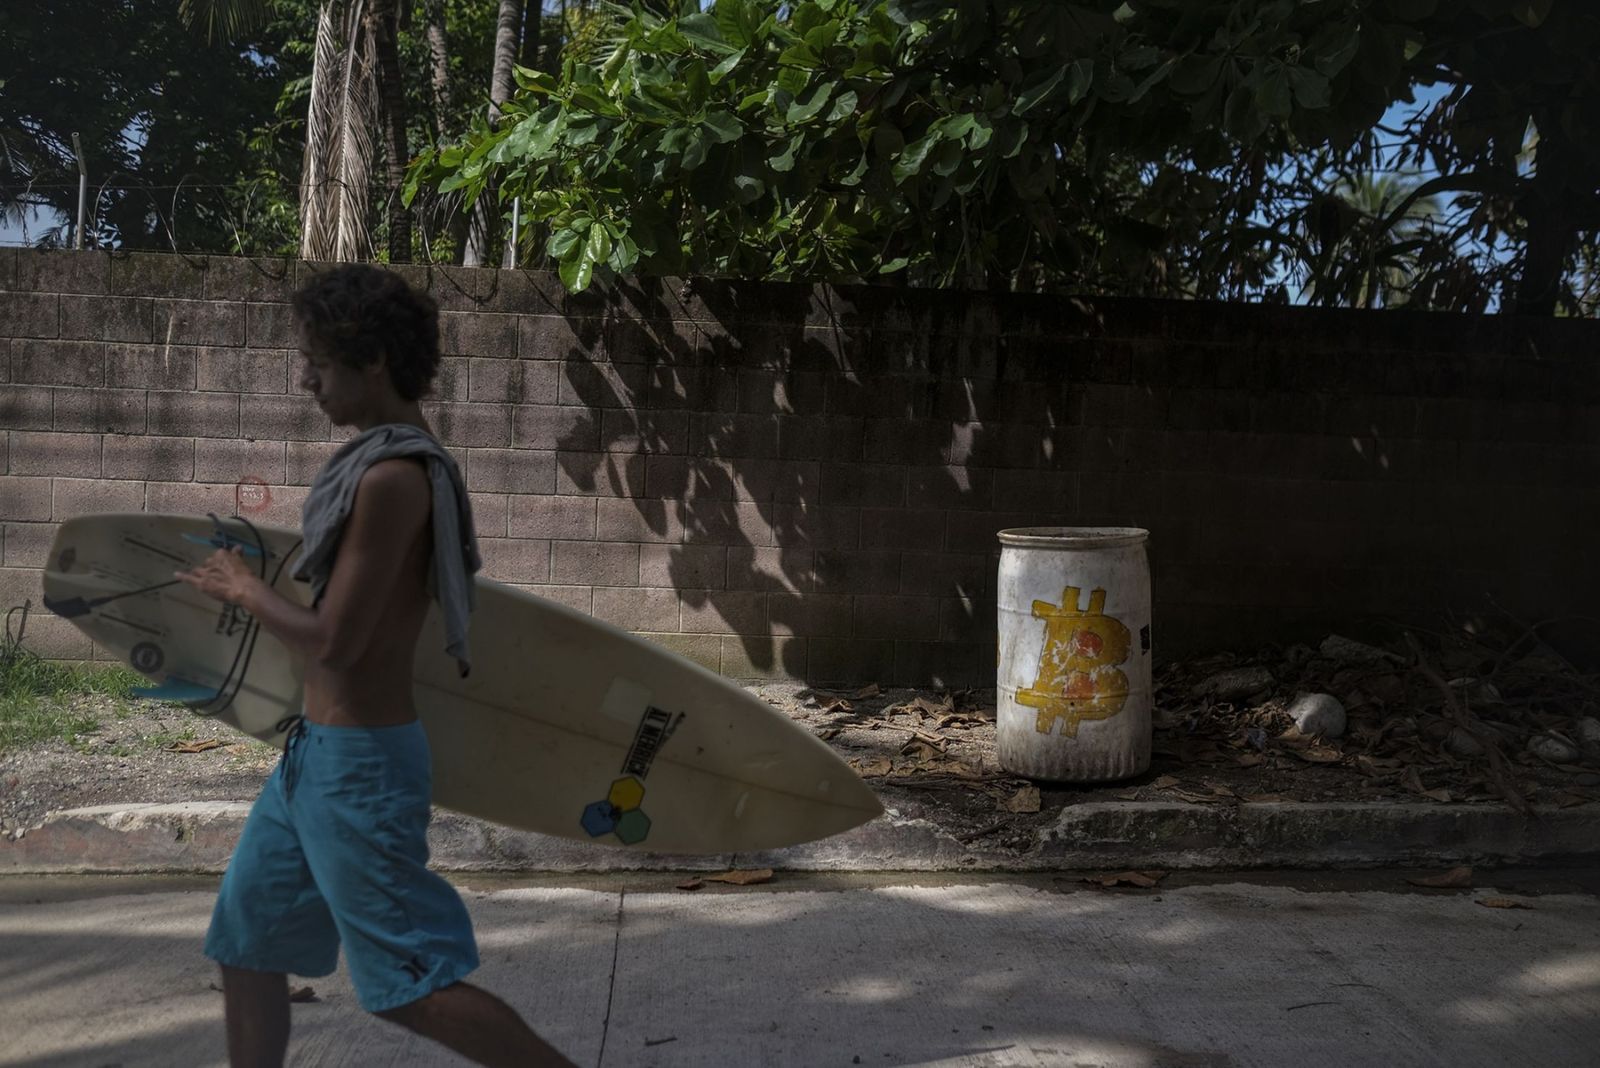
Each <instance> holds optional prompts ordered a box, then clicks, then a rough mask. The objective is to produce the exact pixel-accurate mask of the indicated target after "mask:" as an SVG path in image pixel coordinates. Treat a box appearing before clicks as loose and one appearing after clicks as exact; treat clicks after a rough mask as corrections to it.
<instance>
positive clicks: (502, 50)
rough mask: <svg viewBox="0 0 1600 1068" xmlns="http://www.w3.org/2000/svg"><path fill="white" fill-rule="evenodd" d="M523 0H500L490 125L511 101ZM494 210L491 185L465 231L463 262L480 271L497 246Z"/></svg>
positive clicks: (492, 79)
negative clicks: (502, 105) (504, 105)
mask: <svg viewBox="0 0 1600 1068" xmlns="http://www.w3.org/2000/svg"><path fill="white" fill-rule="evenodd" d="M521 23H522V0H500V16H499V19H498V20H497V21H496V23H495V33H494V69H493V73H492V74H491V76H490V78H489V123H490V125H494V124H496V123H498V122H499V121H500V105H501V104H503V103H505V102H506V101H507V100H508V99H510V97H511V90H512V88H513V87H514V85H515V81H514V79H513V78H512V76H511V68H512V67H513V66H515V65H516V62H517V44H518V42H519V41H520V40H521V37H522V34H521V29H522V26H521ZM494 209H495V188H494V185H493V184H492V183H491V184H490V185H489V186H488V187H487V188H485V189H484V191H483V193H482V194H481V195H480V196H479V197H478V202H477V203H476V204H475V205H474V206H473V212H472V224H471V226H470V227H469V228H468V231H467V253H466V256H465V257H464V258H463V260H462V262H463V263H465V264H466V265H467V266H468V267H482V266H484V265H485V264H487V263H488V262H489V257H490V255H491V249H493V248H494V247H495V245H496V242H495V239H494V232H495V230H497V229H498V226H497V223H498V218H497V216H498V214H499V213H498V212H497V211H495V210H494Z"/></svg>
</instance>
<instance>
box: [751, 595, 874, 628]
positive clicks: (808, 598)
mask: <svg viewBox="0 0 1600 1068" xmlns="http://www.w3.org/2000/svg"><path fill="white" fill-rule="evenodd" d="M854 617H855V598H853V597H851V596H850V595H849V594H844V593H837V594H825V593H791V592H781V593H780V592H773V593H769V594H767V625H768V627H770V628H771V630H772V633H774V634H793V635H795V636H797V637H802V638H848V637H850V635H851V634H852V633H854V630H853V628H854V625H855V624H854Z"/></svg>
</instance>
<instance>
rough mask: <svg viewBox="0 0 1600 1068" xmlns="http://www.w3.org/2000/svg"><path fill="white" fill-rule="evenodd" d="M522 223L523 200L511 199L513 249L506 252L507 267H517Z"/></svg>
mask: <svg viewBox="0 0 1600 1068" xmlns="http://www.w3.org/2000/svg"><path fill="white" fill-rule="evenodd" d="M521 221H522V198H521V197H512V198H511V237H510V239H509V240H510V242H511V247H510V248H509V249H507V250H506V259H507V261H508V263H507V266H509V267H515V266H516V265H517V226H518V224H519V223H520V222H521Z"/></svg>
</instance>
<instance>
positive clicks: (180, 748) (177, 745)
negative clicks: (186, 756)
mask: <svg viewBox="0 0 1600 1068" xmlns="http://www.w3.org/2000/svg"><path fill="white" fill-rule="evenodd" d="M222 745H223V743H222V742H220V741H218V740H217V739H215V738H197V739H195V740H193V741H188V742H173V743H172V744H171V745H169V746H167V751H168V752H169V753H204V752H205V751H206V750H207V749H221V748H222Z"/></svg>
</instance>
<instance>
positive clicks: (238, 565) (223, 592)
mask: <svg viewBox="0 0 1600 1068" xmlns="http://www.w3.org/2000/svg"><path fill="white" fill-rule="evenodd" d="M172 574H173V577H174V578H177V579H178V580H180V581H181V582H184V583H187V584H188V585H190V586H193V587H194V588H195V589H197V590H199V591H200V592H201V593H203V594H205V595H206V596H207V597H212V598H215V599H216V600H219V601H222V602H224V603H226V604H237V605H242V604H244V602H245V597H246V596H247V595H248V594H249V593H250V591H251V590H252V589H253V588H254V587H255V586H256V585H258V584H259V583H260V582H261V580H260V579H259V578H257V577H256V574H255V572H254V571H251V570H250V565H248V564H246V563H245V562H244V550H243V549H240V548H237V547H235V548H232V549H218V550H217V551H216V552H214V553H212V554H211V556H210V557H209V558H208V559H207V560H206V561H205V562H204V563H202V564H200V566H198V567H196V568H195V569H194V570H193V571H174V572H173V573H172Z"/></svg>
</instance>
